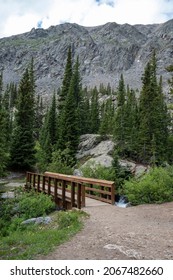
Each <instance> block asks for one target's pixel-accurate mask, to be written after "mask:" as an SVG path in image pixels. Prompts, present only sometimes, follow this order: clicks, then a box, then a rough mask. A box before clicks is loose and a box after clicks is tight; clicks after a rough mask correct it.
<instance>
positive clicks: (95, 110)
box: [90, 87, 100, 133]
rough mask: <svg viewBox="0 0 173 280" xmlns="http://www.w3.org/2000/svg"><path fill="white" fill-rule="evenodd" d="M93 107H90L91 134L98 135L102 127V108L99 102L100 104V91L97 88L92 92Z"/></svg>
mask: <svg viewBox="0 0 173 280" xmlns="http://www.w3.org/2000/svg"><path fill="white" fill-rule="evenodd" d="M91 95H92V96H91V106H90V108H91V109H90V119H91V127H90V133H98V131H99V127H100V117H99V113H100V108H99V102H98V91H97V88H96V87H95V88H94V89H93V90H92V91H91Z"/></svg>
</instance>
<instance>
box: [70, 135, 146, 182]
mask: <svg viewBox="0 0 173 280" xmlns="http://www.w3.org/2000/svg"><path fill="white" fill-rule="evenodd" d="M114 146H115V144H114V142H113V141H112V139H111V136H110V137H107V140H104V139H103V138H102V136H101V135H99V134H84V135H82V136H81V138H80V144H79V149H78V153H77V158H78V160H79V161H81V162H82V165H81V167H80V169H76V170H75V171H74V175H76V176H82V168H83V167H85V166H87V165H90V166H91V167H93V168H94V167H95V166H96V165H98V164H99V165H102V166H104V167H111V166H112V160H113V157H112V154H113V150H114ZM119 163H120V165H121V166H122V167H125V168H127V169H129V170H130V171H131V172H132V173H133V174H135V176H138V177H140V176H141V175H142V174H143V173H145V172H147V170H148V168H149V167H148V166H145V165H142V164H137V163H135V162H133V161H130V160H124V159H120V160H119Z"/></svg>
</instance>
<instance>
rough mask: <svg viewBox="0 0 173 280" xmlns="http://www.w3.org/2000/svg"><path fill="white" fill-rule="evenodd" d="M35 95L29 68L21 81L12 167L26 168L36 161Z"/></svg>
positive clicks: (12, 148)
mask: <svg viewBox="0 0 173 280" xmlns="http://www.w3.org/2000/svg"><path fill="white" fill-rule="evenodd" d="M33 131H34V96H33V85H32V84H31V80H30V73H29V70H28V68H27V69H26V70H25V72H24V74H23V77H22V79H21V81H20V85H19V92H18V99H17V111H16V114H15V126H14V129H13V135H12V146H11V167H12V168H15V169H21V170H26V169H29V168H31V167H32V166H33V164H34V163H35V150H34V146H35V142H34V135H33Z"/></svg>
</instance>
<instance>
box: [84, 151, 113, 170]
mask: <svg viewBox="0 0 173 280" xmlns="http://www.w3.org/2000/svg"><path fill="white" fill-rule="evenodd" d="M112 160H113V158H112V157H111V156H109V155H106V154H104V155H100V156H98V157H93V158H90V159H89V160H87V161H86V162H85V163H84V164H83V165H82V166H81V169H82V168H83V167H85V166H86V165H90V166H91V168H92V167H93V168H94V167H95V166H96V165H99V164H100V165H102V166H105V167H111V166H112Z"/></svg>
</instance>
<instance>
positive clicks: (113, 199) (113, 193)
mask: <svg viewBox="0 0 173 280" xmlns="http://www.w3.org/2000/svg"><path fill="white" fill-rule="evenodd" d="M111 200H112V204H115V184H112V188H111Z"/></svg>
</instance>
